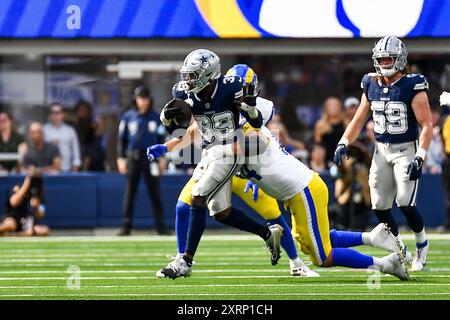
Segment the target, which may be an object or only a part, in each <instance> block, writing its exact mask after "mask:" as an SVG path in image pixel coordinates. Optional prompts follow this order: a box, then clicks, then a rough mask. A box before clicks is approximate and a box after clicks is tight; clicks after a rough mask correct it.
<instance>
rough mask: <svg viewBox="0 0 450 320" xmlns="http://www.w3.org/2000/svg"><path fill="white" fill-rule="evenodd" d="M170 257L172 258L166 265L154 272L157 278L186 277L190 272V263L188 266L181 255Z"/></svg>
mask: <svg viewBox="0 0 450 320" xmlns="http://www.w3.org/2000/svg"><path fill="white" fill-rule="evenodd" d="M171 259H173V260H172V261H171V262H170V263H169V264H168V265H167V266H166V267H164V268H162V269H161V270H159V271H158V272H156V276H157V277H158V278H166V277H167V278H170V279H176V278H180V277H185V278H186V277H189V276H190V275H191V274H192V265H191V266H189V265H188V264H187V262H186V260H184V259H183V257H171ZM192 264H194V262H192Z"/></svg>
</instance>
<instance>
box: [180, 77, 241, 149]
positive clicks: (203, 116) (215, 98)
mask: <svg viewBox="0 0 450 320" xmlns="http://www.w3.org/2000/svg"><path fill="white" fill-rule="evenodd" d="M242 87H243V81H242V79H241V77H236V76H221V77H219V78H218V79H217V81H216V85H215V88H214V91H213V93H212V95H211V99H208V100H205V99H201V98H200V97H199V96H198V95H197V94H195V93H187V92H186V91H185V90H184V88H183V85H182V84H181V83H178V84H176V85H175V86H174V87H173V89H172V95H173V96H174V97H176V98H180V99H183V100H186V99H191V100H192V101H193V103H194V104H193V106H192V113H193V115H194V118H195V120H196V122H197V125H198V128H199V130H200V132H201V133H202V139H203V146H204V147H206V146H209V145H211V144H213V143H214V144H216V143H221V144H222V143H225V144H227V143H230V142H231V141H232V140H230V141H228V140H229V139H230V138H232V137H233V136H234V132H235V130H236V129H238V128H239V114H240V112H239V110H238V109H237V106H236V104H235V100H239V99H240V98H241V97H242V95H243V90H242Z"/></svg>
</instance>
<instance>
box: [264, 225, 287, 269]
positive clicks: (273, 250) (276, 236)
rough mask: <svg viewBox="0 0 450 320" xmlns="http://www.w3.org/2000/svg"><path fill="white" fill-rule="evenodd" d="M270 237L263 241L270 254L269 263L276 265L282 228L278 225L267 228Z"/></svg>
mask: <svg viewBox="0 0 450 320" xmlns="http://www.w3.org/2000/svg"><path fill="white" fill-rule="evenodd" d="M269 230H270V237H269V239H267V240H266V241H265V243H266V244H265V246H266V248H267V249H268V250H269V252H270V261H271V263H272V265H273V266H274V265H276V264H277V263H278V260H280V257H281V249H280V241H281V236H282V235H283V227H282V226H280V225H279V224H274V225H271V226H269Z"/></svg>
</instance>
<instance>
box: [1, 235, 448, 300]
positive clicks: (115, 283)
mask: <svg viewBox="0 0 450 320" xmlns="http://www.w3.org/2000/svg"><path fill="white" fill-rule="evenodd" d="M407 239H408V240H407V241H405V242H406V244H407V245H408V246H409V247H410V248H412V247H413V241H412V238H411V237H409V238H407ZM431 239H432V240H431V241H430V243H431V246H430V248H431V251H430V255H429V259H428V264H427V269H426V271H423V272H419V273H417V272H416V273H411V280H410V281H409V282H402V281H400V280H398V279H396V278H394V277H392V276H386V275H381V276H380V277H379V278H378V279H377V275H376V274H375V273H369V272H367V271H364V270H349V269H344V268H327V269H320V268H316V267H313V269H315V270H316V271H318V272H319V273H320V274H321V277H320V278H294V277H292V276H290V275H289V264H288V259H287V258H286V255H285V254H284V252H283V256H282V258H281V260H280V261H279V264H278V265H277V266H271V264H270V261H269V260H270V259H269V255H268V253H267V252H266V251H265V249H263V242H262V241H261V240H259V239H258V238H256V237H253V236H242V235H207V236H204V238H203V240H202V242H201V244H200V247H199V250H198V254H197V256H196V261H197V264H196V265H195V266H194V272H193V274H192V276H191V277H190V278H180V279H176V280H170V279H158V278H156V277H155V276H154V275H155V272H156V271H157V270H158V269H160V268H161V267H163V266H165V265H166V263H167V262H168V260H167V258H166V254H172V255H174V254H175V253H176V249H175V248H176V246H175V238H174V237H157V236H149V237H129V238H119V237H97V238H95V237H50V238H43V239H37V238H31V239H19V238H2V239H0V257H1V259H0V299H177V300H180V299H214V300H224V299H249V300H253V299H265V300H266V299H270V300H276V299H289V300H292V299H352V300H353V299H371V300H372V299H389V300H392V299H449V298H450V235H434V236H432V238H431ZM360 248H363V249H362V251H364V252H365V253H369V254H374V255H376V256H379V257H381V256H383V255H384V254H385V252H383V251H381V250H378V249H374V248H370V247H360ZM302 257H303V258H304V259H305V260H306V259H307V258H306V257H304V256H302ZM70 266H72V267H70ZM73 266H76V267H73ZM76 268H79V270H80V278H79V279H80V280H79V282H77V280H76V278H75V277H74V276H76V270H77V269H76ZM68 269H70V270H75V273H74V272H73V271H72V272H68V271H67V270H68ZM71 275H72V276H71ZM73 275H74V276H73ZM378 280H379V282H377V281H378ZM368 283H369V285H368ZM67 284H69V285H72V287H73V286H74V288H73V289H70V288H68V287H67ZM77 284H79V289H77ZM69 287H70V286H69Z"/></svg>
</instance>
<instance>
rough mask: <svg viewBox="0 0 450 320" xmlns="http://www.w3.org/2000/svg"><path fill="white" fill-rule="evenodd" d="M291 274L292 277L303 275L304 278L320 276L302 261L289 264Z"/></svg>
mask: <svg viewBox="0 0 450 320" xmlns="http://www.w3.org/2000/svg"><path fill="white" fill-rule="evenodd" d="M291 276H293V277H305V278H313V277H320V274H318V273H317V272H315V271H313V270H311V269H310V268H308V266H307V265H306V264H304V263H303V262H302V263H301V264H300V265H297V266H291Z"/></svg>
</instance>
